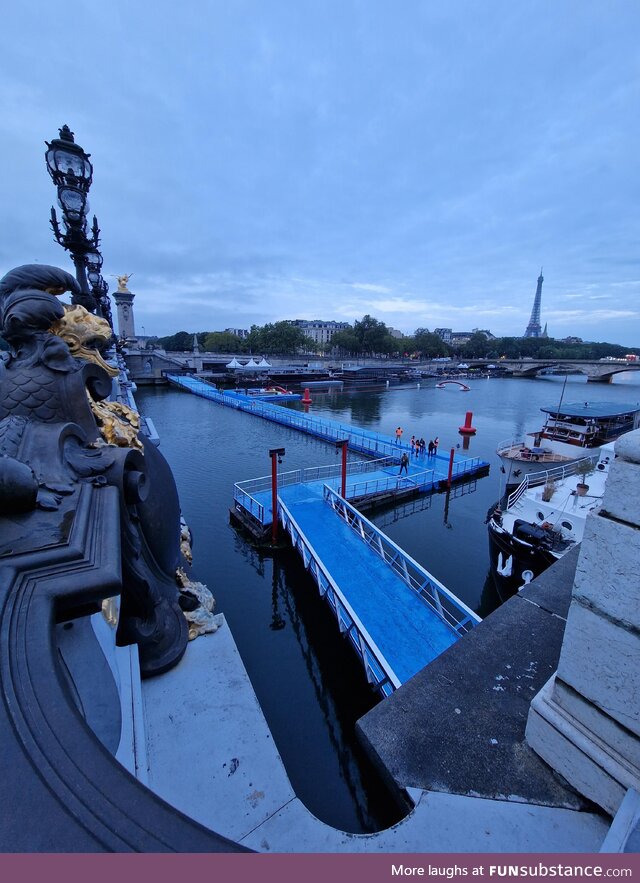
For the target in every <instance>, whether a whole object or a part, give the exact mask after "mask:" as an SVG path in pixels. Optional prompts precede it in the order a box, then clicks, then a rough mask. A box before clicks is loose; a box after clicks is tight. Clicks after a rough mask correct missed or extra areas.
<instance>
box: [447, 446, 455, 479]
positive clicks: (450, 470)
mask: <svg viewBox="0 0 640 883" xmlns="http://www.w3.org/2000/svg"><path fill="white" fill-rule="evenodd" d="M455 452H456V449H455V448H451V453H450V454H449V475H448V477H447V487H448V488H450V487H451V476H452V475H453V458H454V455H455Z"/></svg>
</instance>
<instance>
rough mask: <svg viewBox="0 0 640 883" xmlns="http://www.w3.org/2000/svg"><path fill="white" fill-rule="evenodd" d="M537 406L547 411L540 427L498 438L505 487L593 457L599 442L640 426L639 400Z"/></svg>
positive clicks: (598, 447) (613, 438) (497, 451)
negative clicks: (520, 436)
mask: <svg viewBox="0 0 640 883" xmlns="http://www.w3.org/2000/svg"><path fill="white" fill-rule="evenodd" d="M540 410H541V411H542V412H543V413H545V414H546V415H547V417H546V420H545V423H544V425H543V426H542V428H541V429H539V430H538V431H537V432H530V433H528V435H527V436H526V437H525V438H524V439H513V438H512V439H508V440H506V441H503V442H500V444H499V445H498V447H497V449H496V453H497V454H498V457H500V460H501V461H502V471H503V472H504V473H505V474H506V476H507V487H513V486H515V485H517V484H518V483H519V482H521V481H522V480H523V478H525V476H527V475H530V474H532V473H537V472H544V471H546V470H548V469H551V468H553V467H555V466H567V465H569V464H570V463H575V462H576V460H580V459H582V458H584V457H591V458H592V459H594V460H596V459H597V458H598V454H599V452H600V448H601V447H602V445H604V444H607V443H608V442H610V441H615V440H616V439H617V438H619V437H620V436H621V435H623V434H624V433H625V432H631V430H633V429H637V428H638V426H640V405H639V404H638V403H636V404H635V405H634V404H629V403H625V402H622V403H619V402H569V403H567V404H560V405H558V406H553V407H545V408H541V409H540Z"/></svg>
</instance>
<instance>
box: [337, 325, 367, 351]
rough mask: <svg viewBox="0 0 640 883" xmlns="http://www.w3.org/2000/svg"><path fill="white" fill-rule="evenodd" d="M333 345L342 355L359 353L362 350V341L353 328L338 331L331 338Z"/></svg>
mask: <svg viewBox="0 0 640 883" xmlns="http://www.w3.org/2000/svg"><path fill="white" fill-rule="evenodd" d="M331 347H332V348H335V349H337V350H338V352H340V353H341V354H342V355H358V354H359V353H360V352H362V350H361V349H360V341H359V340H358V338H357V337H356V334H355V332H354V330H353V328H345V329H344V330H343V331H336V333H335V334H334V335H333V337H332V338H331Z"/></svg>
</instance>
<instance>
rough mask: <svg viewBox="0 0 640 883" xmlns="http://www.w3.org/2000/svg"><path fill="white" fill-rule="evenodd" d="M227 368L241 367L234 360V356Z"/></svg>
mask: <svg viewBox="0 0 640 883" xmlns="http://www.w3.org/2000/svg"><path fill="white" fill-rule="evenodd" d="M227 368H242V365H241V364H240V362H239V361H238V360H237V359H236V358H235V356H234V358H233V359H231V361H230V362H229V364H228V365H227Z"/></svg>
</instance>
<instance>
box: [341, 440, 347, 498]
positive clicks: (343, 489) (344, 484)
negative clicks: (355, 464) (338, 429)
mask: <svg viewBox="0 0 640 883" xmlns="http://www.w3.org/2000/svg"><path fill="white" fill-rule="evenodd" d="M348 448H349V442H348V441H344V442H343V443H342V485H341V487H340V496H341V497H342V499H343V500H346V499H347V450H348Z"/></svg>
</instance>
